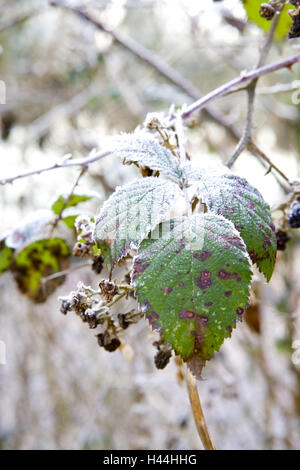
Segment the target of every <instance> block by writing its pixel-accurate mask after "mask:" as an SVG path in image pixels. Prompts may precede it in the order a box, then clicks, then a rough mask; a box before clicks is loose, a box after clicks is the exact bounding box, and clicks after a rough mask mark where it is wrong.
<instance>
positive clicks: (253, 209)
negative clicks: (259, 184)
mask: <svg viewBox="0 0 300 470" xmlns="http://www.w3.org/2000/svg"><path fill="white" fill-rule="evenodd" d="M185 171H186V176H187V179H188V181H189V182H190V183H193V182H195V183H196V194H197V196H198V197H199V198H201V199H202V201H203V202H204V203H205V204H206V205H207V207H208V209H209V210H210V211H212V212H214V213H215V214H218V215H222V216H223V217H225V218H226V219H229V220H230V221H231V222H233V224H234V225H235V228H236V229H237V230H238V231H239V232H240V234H241V236H242V238H243V240H244V242H245V243H246V246H247V250H248V253H249V255H250V258H251V259H252V261H253V263H255V264H256V265H257V267H258V268H259V270H260V271H261V272H262V273H263V274H264V275H265V277H266V279H267V281H269V280H270V278H271V276H272V273H273V269H274V264H275V258H276V237H275V227H274V225H273V223H272V217H271V211H270V207H269V206H268V204H267V203H266V202H265V201H264V199H263V197H262V196H261V194H260V193H259V191H258V190H257V189H256V188H254V187H252V186H250V185H249V183H248V182H247V181H246V180H245V179H244V178H240V177H239V176H236V175H233V174H232V173H229V171H228V169H226V168H224V172H223V173H222V170H221V169H216V170H215V171H213V170H206V169H199V168H192V167H190V168H186V169H185Z"/></svg>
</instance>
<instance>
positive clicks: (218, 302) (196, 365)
mask: <svg viewBox="0 0 300 470" xmlns="http://www.w3.org/2000/svg"><path fill="white" fill-rule="evenodd" d="M251 275H252V271H251V266H250V260H249V256H248V254H247V251H246V247H245V244H244V242H243V240H242V239H241V237H240V235H239V233H238V232H237V231H236V229H235V228H234V226H233V224H232V223H231V222H229V221H228V220H226V219H224V218H223V217H221V216H217V215H214V214H201V215H200V214H199V215H193V216H192V217H189V218H188V217H178V218H175V219H172V220H170V221H167V222H164V223H162V224H160V225H159V227H158V228H157V230H156V231H155V232H154V233H152V239H147V240H144V241H143V242H142V243H141V246H140V248H139V250H138V255H137V257H136V258H135V260H134V265H133V271H132V283H133V285H134V287H135V289H136V293H137V296H138V300H139V303H140V305H141V307H142V309H143V310H144V311H145V313H146V316H147V318H148V320H149V322H150V324H151V326H152V328H154V329H158V330H160V331H161V333H162V335H163V338H164V340H165V342H167V343H170V344H171V346H172V348H173V349H174V350H175V352H176V353H177V354H179V355H180V356H181V357H182V358H183V359H184V360H185V361H187V362H188V365H189V367H190V368H191V370H192V371H193V372H194V374H195V375H196V376H198V377H199V376H200V373H201V369H202V367H203V365H204V363H205V361H207V360H209V359H211V357H212V356H213V354H214V352H215V351H218V350H219V349H220V347H221V345H222V343H223V341H224V339H225V338H227V337H229V336H231V331H232V329H233V328H234V327H235V324H236V320H237V319H238V318H240V315H241V314H242V313H243V312H244V308H245V306H246V304H247V300H248V295H249V288H250V280H251Z"/></svg>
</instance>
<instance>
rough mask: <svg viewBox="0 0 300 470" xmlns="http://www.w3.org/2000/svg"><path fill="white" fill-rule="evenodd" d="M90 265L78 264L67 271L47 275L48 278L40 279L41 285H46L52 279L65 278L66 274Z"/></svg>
mask: <svg viewBox="0 0 300 470" xmlns="http://www.w3.org/2000/svg"><path fill="white" fill-rule="evenodd" d="M91 265H92V263H91V262H87V263H83V264H80V265H79V266H74V267H72V268H69V269H64V270H63V271H59V272H58V273H53V274H49V276H45V277H43V278H42V279H41V283H46V282H48V281H51V280H52V279H57V278H59V277H63V276H66V275H67V274H70V273H72V272H73V271H77V270H78V269H82V268H86V267H87V266H91Z"/></svg>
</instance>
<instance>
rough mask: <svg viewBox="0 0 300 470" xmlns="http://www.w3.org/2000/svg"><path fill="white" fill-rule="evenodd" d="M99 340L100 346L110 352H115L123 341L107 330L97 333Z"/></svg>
mask: <svg viewBox="0 0 300 470" xmlns="http://www.w3.org/2000/svg"><path fill="white" fill-rule="evenodd" d="M97 340H98V344H99V346H100V347H101V348H104V349H105V350H106V351H109V352H113V351H115V350H116V349H118V348H119V347H120V346H121V341H120V340H119V339H118V338H117V337H116V336H111V335H110V334H109V333H107V332H105V333H100V334H99V335H97Z"/></svg>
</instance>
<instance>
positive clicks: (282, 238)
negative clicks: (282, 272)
mask: <svg viewBox="0 0 300 470" xmlns="http://www.w3.org/2000/svg"><path fill="white" fill-rule="evenodd" d="M290 239H291V235H290V234H289V233H287V232H284V231H283V230H278V232H276V242H277V250H279V251H284V250H285V248H286V244H287V242H288V241H289V240H290Z"/></svg>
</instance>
